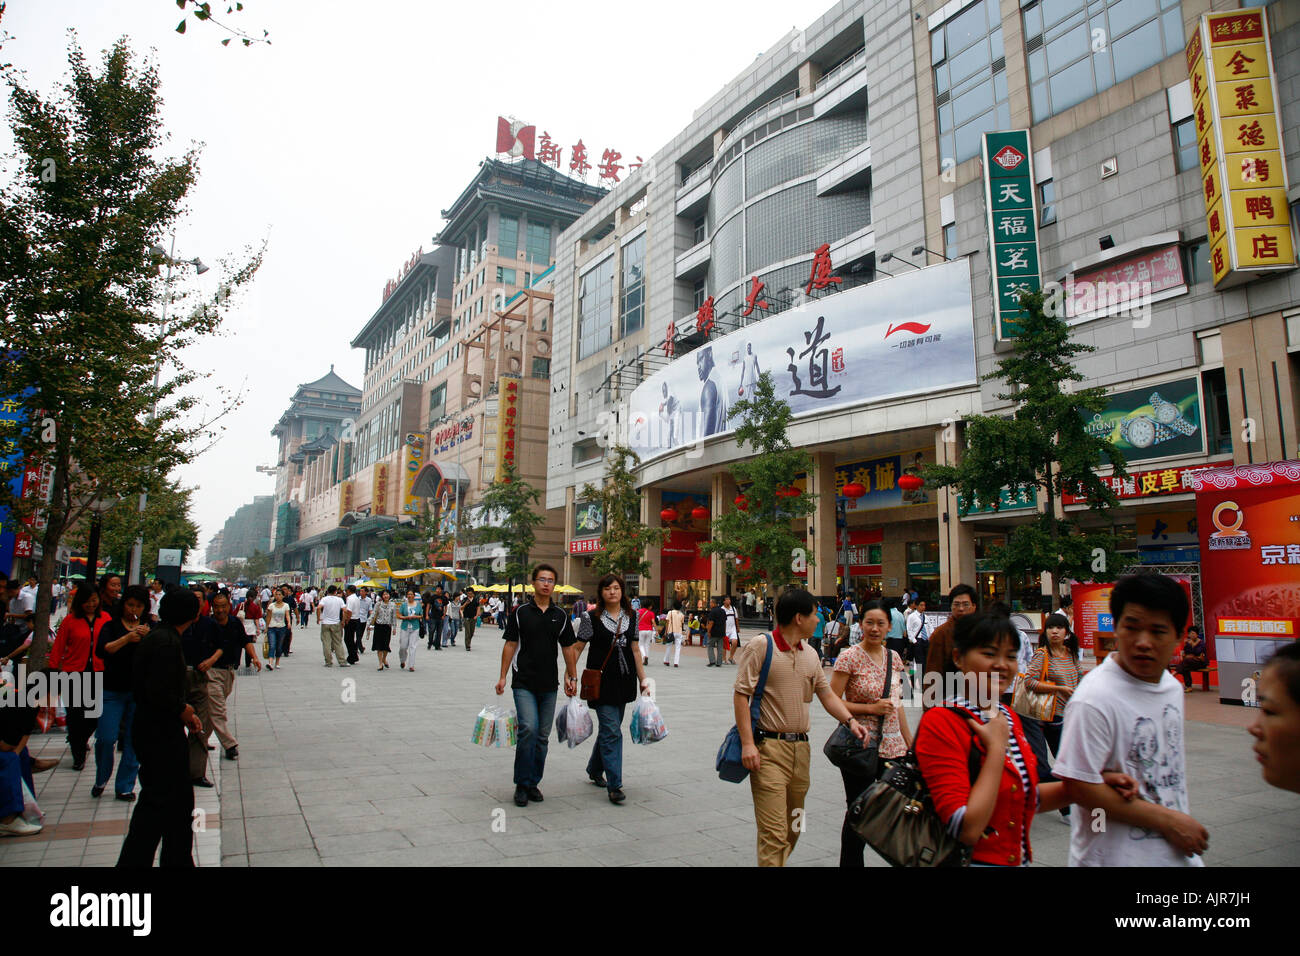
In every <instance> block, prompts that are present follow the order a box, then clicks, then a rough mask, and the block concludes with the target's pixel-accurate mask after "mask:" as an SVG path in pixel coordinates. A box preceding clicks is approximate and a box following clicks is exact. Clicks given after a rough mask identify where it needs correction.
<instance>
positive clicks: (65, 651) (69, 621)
mask: <svg viewBox="0 0 1300 956" xmlns="http://www.w3.org/2000/svg"><path fill="white" fill-rule="evenodd" d="M110 620H111V618H110V617H109V615H108V612H107V611H100V612H99V617H98V618H96V620H95V626H94V628H93V630H92V628H91V626H90V622H89V621H87V620H86V619H85V618H84V617H73V616H72V615H71V614H69V615H68V616H67V617H65V618H64V619H63V623H62V624H60V625H59V632H58V633H57V634H55V635H54V644H53V645H52V646H51V647H50V661H49V664H50V667H52V668H54V669H55V670H57V671H63V672H64V673H66V674H79V673H81V672H82V671H84V670H85V669H86V658H88V657H90V656H91V650H92V647H93V645H94V643H95V640H96V639H97V638H98V637H99V632H100V631H101V630H102V629H103V627H104V625H105V624H107V623H108V622H109V621H110ZM92 669H93V670H96V671H102V670H103V669H104V662H103V661H102V660H100V658H99V655H98V654H95V655H94V658H93V668H92Z"/></svg>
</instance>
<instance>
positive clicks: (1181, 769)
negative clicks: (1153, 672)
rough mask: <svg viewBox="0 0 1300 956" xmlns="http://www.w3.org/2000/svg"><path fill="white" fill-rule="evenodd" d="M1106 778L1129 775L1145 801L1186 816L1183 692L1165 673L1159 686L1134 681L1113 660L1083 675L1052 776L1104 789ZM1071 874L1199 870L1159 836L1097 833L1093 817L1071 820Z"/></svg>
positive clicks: (1111, 830)
mask: <svg viewBox="0 0 1300 956" xmlns="http://www.w3.org/2000/svg"><path fill="white" fill-rule="evenodd" d="M1103 771H1118V772H1123V773H1127V774H1128V775H1129V776H1130V777H1132V778H1133V779H1134V780H1136V781H1137V782H1138V796H1139V798H1140V799H1142V800H1148V801H1150V802H1151V803H1158V804H1160V805H1161V806H1165V807H1171V808H1172V809H1174V810H1178V811H1180V812H1182V813H1189V812H1190V811H1189V810H1188V801H1187V761H1186V750H1185V747H1184V745H1183V687H1182V684H1181V683H1179V681H1178V680H1177V679H1176V678H1175V677H1174V676H1173V675H1172V674H1170V673H1169V672H1168V671H1166V672H1164V673H1163V674H1161V676H1160V682H1159V683H1158V684H1152V683H1149V682H1147V681H1143V680H1138V679H1137V678H1136V677H1133V676H1131V675H1130V674H1129V673H1128V672H1127V671H1125V670H1124V668H1122V667H1120V665H1119V660H1118V658H1117V657H1116V656H1115V655H1114V654H1111V655H1110V656H1109V657H1107V658H1106V659H1105V660H1104V661H1102V663H1101V665H1100V666H1098V667H1096V668H1095V669H1093V670H1092V671H1091V672H1090V673H1088V674H1087V675H1086V676H1085V677H1084V678H1083V680H1082V681H1081V682H1080V683H1079V687H1078V689H1077V690H1076V691H1075V692H1074V694H1073V696H1072V697H1071V698H1070V702H1069V705H1068V706H1067V707H1066V708H1065V729H1064V730H1063V731H1062V734H1061V749H1060V752H1059V753H1058V754H1057V756H1056V763H1055V764H1053V765H1052V773H1053V774H1055V775H1056V776H1058V777H1068V778H1070V779H1071V780H1080V781H1082V782H1084V783H1101V782H1102V778H1101V774H1102V772H1103ZM1070 826H1071V828H1072V832H1071V836H1070V866H1204V865H1205V862H1204V861H1203V860H1202V859H1201V857H1199V856H1193V857H1188V856H1185V855H1184V854H1183V853H1182V851H1181V850H1179V849H1178V848H1177V847H1175V846H1174V845H1173V844H1172V843H1170V842H1169V841H1168V840H1166V839H1165V838H1164V837H1163V836H1162V835H1161V834H1160V833H1158V832H1156V831H1154V830H1147V829H1146V828H1144V827H1135V826H1132V825H1130V824H1127V823H1119V822H1117V821H1114V820H1109V821H1107V824H1106V826H1105V828H1104V829H1102V830H1101V832H1096V831H1095V830H1094V828H1093V817H1092V814H1090V813H1086V812H1075V813H1072V814H1071V815H1070Z"/></svg>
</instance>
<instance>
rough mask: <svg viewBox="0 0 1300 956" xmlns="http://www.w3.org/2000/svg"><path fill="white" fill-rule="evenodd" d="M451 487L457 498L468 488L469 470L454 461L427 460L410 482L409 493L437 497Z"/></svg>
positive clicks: (422, 496)
mask: <svg viewBox="0 0 1300 956" xmlns="http://www.w3.org/2000/svg"><path fill="white" fill-rule="evenodd" d="M453 489H455V491H456V494H457V498H458V499H459V497H460V496H461V495H464V494H465V492H466V491H468V490H469V472H467V471H466V470H465V469H464V468H462V467H461V466H460V465H458V464H456V463H455V462H454V461H436V460H430V461H427V462H425V463H424V467H423V468H421V469H420V470H419V471H417V472H416V473H415V478H414V480H412V482H411V494H412V495H414V496H415V497H417V498H439V497H441V496H442V494H443V492H444V491H447V492H448V493H450V492H451V491H452V490H453Z"/></svg>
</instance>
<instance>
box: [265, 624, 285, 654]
mask: <svg viewBox="0 0 1300 956" xmlns="http://www.w3.org/2000/svg"><path fill="white" fill-rule="evenodd" d="M288 633H289V629H288V628H287V627H268V628H267V629H266V642H267V650H268V651H270V653H269V654H267V655H266V656H267V657H269V658H271V659H272V660H274V659H275V658H278V657H279V656H280V651H281V649H282V647H283V645H282V643H281V642H282V641H284V638H285V636H286V635H287V634H288Z"/></svg>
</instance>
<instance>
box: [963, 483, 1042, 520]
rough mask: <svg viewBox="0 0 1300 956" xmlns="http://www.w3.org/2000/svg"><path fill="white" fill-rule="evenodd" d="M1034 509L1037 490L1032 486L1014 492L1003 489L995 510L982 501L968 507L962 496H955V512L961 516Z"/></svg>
mask: <svg viewBox="0 0 1300 956" xmlns="http://www.w3.org/2000/svg"><path fill="white" fill-rule="evenodd" d="M1036 507H1038V489H1037V488H1035V487H1034V486H1033V485H1026V486H1024V487H1022V488H1018V489H1016V490H1014V491H1013V490H1012V489H1010V488H1003V489H1002V492H1001V494H1000V495H999V500H998V504H997V508H996V509H995V508H994V507H993V505H992V504H985V503H984V502H982V501H976V502H972V503H971V504H970V505H969V506H968V505H967V502H966V499H965V498H964V497H963V496H962V495H958V496H957V510H958V511H959V512H960V513H961V514H962V515H963V516H966V515H991V514H993V513H994V511H995V510H996V511H997V512H998V513H999V514H1000V513H1002V512H1004V511H1016V510H1018V509H1020V510H1023V509H1025V508H1036Z"/></svg>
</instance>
